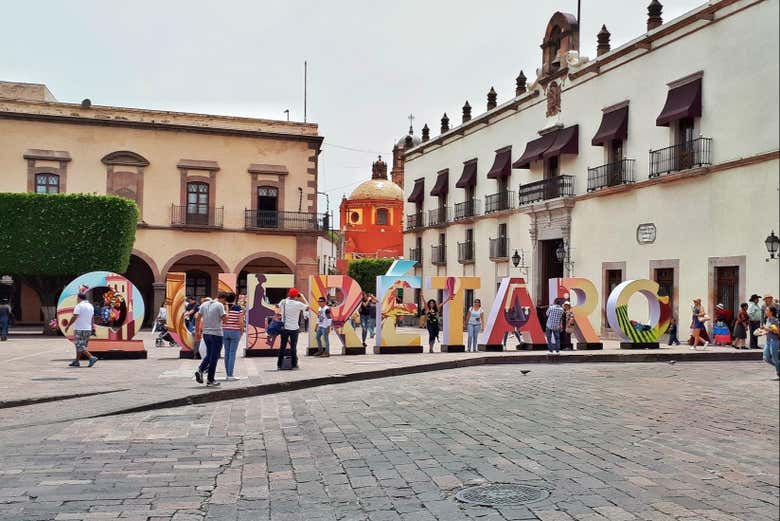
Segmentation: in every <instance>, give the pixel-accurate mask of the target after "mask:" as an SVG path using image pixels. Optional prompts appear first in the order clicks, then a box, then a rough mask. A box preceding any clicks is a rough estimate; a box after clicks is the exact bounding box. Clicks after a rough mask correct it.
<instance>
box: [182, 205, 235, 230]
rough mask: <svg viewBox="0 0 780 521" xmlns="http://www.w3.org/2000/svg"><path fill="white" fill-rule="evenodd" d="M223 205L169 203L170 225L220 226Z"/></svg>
mask: <svg viewBox="0 0 780 521" xmlns="http://www.w3.org/2000/svg"><path fill="white" fill-rule="evenodd" d="M223 214H224V207H221V206H220V207H218V208H217V207H214V206H203V205H199V204H187V205H184V206H177V205H175V204H174V205H171V226H181V227H196V228H222V217H223Z"/></svg>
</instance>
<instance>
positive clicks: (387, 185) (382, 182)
mask: <svg viewBox="0 0 780 521" xmlns="http://www.w3.org/2000/svg"><path fill="white" fill-rule="evenodd" d="M349 199H350V200H356V199H390V200H398V201H403V200H404V191H403V190H402V189H401V187H400V186H398V185H397V184H395V183H394V182H392V181H389V180H388V179H387V164H386V163H385V162H384V161H382V156H379V159H378V160H377V161H375V162H374V164H373V165H372V168H371V179H369V180H368V181H363V182H362V183H360V184H359V185H358V186H357V188H355V189H354V190H353V191H352V193H351V194H350V196H349Z"/></svg>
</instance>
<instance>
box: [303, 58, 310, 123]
mask: <svg viewBox="0 0 780 521" xmlns="http://www.w3.org/2000/svg"><path fill="white" fill-rule="evenodd" d="M308 81H309V63H308V61H305V60H304V62H303V122H304V123H306V121H307V120H306V102H307V99H306V97H307V96H308V92H307V91H308V85H307V83H308Z"/></svg>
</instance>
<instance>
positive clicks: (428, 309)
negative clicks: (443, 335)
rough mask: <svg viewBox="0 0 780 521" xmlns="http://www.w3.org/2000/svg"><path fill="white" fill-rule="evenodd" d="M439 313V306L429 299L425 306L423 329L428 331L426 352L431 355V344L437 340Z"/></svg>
mask: <svg viewBox="0 0 780 521" xmlns="http://www.w3.org/2000/svg"><path fill="white" fill-rule="evenodd" d="M439 311H441V304H437V303H436V301H435V300H433V299H431V300H429V301H428V303H427V304H426V305H425V327H426V328H427V329H428V352H429V353H433V344H435V343H436V341H437V340H438V339H439Z"/></svg>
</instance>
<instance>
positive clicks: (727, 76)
mask: <svg viewBox="0 0 780 521" xmlns="http://www.w3.org/2000/svg"><path fill="white" fill-rule="evenodd" d="M778 4H779V2H778V0H758V1H756V0H714V1H711V2H709V3H706V4H704V5H702V6H701V7H699V8H697V9H694V10H692V11H690V12H688V13H686V14H685V15H683V16H680V17H678V18H676V19H673V20H670V21H667V22H665V23H664V22H663V19H662V18H663V13H662V9H663V8H662V6H661V4H660V3H659V2H658V1H657V0H653V2H651V4H650V6H649V7H648V18H647V32H645V33H644V34H640V35H638V36H637V37H636V38H634V39H633V40H631V41H629V42H627V43H624V44H622V45H620V46H619V47H616V48H612V47H611V43H610V34H609V31H608V30H607V28H606V26H604V27H602V29H601V31H600V32H599V34H598V48H597V49H595V54H596V56H595V58H593V59H588V58H586V57H584V56H583V54H584V53H581V52H580V46H579V26H578V22H577V19H576V17H574V16H572V15H570V14H565V13H555V14H554V15H553V16H552V18H551V19H550V22H549V24H548V26H547V28H546V29H545V30H544V31H543V36H542V38H541V48H542V52H541V56H540V58H541V59H540V65H539V68H538V69H537V71H536V78H535V80H533V81H532V82H531V84H530V85H528V84H527V80H526V77H525V75H524V74H523V72H520V75H519V76H518V78H517V88H516V91H515V93H514V95H513V96H510V97H509V99H508V100H506V101H504V102H502V103H500V104H499V103H498V101H497V93H496V92H495V91H494V90H493V89H491V90H490V92H489V93H488V96H487V106H486V108H487V111H486V112H484V113H482V114H479V115H477V116H474V117H472V115H471V106H470V104H469V103H466V106H464V107H463V116H462V123H461V124H460V125H458V126H455V127H454V128H450V124H449V119H448V118H447V116H446V114H445V116H444V118H442V122H441V134H440V135H439V136H436V137H434V138H430V137H429V136H427V135H424V136H423V140H422V141H423V142H422V143H421V144H419V145H417V146H415V147H413V148H411V149H410V150H406V151H405V170H406V171H405V174H406V177H407V182H406V185H405V187H404V192H405V199H406V214H407V215H406V221H405V234H404V251H405V253H408V255H409V256H410V257H411V258H414V259H416V260H417V261H418V269H417V274H422V275H444V274H454V275H463V276H477V277H479V278H480V279H481V280H482V288H481V289H479V290H476V296H479V297H481V298H482V301H483V303H484V304H487V305H488V306H490V305H491V304H492V299H493V295H494V291H495V289H496V285H497V283H498V281H499V280H500V279H501V278H502V277H505V276H507V275H516V276H524V277H526V279H527V280H528V281H529V287H530V288H529V289H530V291H531V293H532V295H533V296H534V298H536V299H537V300H538V301H540V302H544V303H546V302H547V301H548V295H547V280H548V278H551V277H559V276H578V277H585V278H588V279H590V280H591V281H593V282H594V283H595V284H596V286H597V288H598V290H599V293H600V307H601V313H598V312H595V313H594V314H593V316H592V317H591V318H592V320H593V321H594V325H595V326H596V327H598V326H599V324H601V325H602V332H604V333H609V332H608V331H607V330H606V327H605V326H606V322H605V320H604V319H603V316H604V306H605V303H606V299H607V296H608V294H609V292H610V291H611V290H612V288H614V287H615V286H616V285H617V284H618V283H620V282H621V281H623V280H626V279H632V278H650V279H654V280H656V281H658V283H659V284H660V286H661V288H662V292H665V293H666V294H668V295H671V297H672V302H673V311H674V313H675V314H678V315H679V316H680V321H681V322H680V323H681V324H683V327H685V326H687V321H688V314H689V309H690V308H689V306H690V302H691V299H692V298H694V297H701V298H702V299H703V301H704V302H705V308H706V309H707V311H708V312H710V313H712V312H713V310H714V306H715V304H716V303H719V302H722V303H724V304H725V305H726V307H727V308H729V309H730V310H732V311H736V309H737V308H738V306H739V303H740V302H743V301H745V300H746V298H747V297H748V296H749V295H750V294H751V293H753V292H756V293H759V294H761V293H762V292H765V291H769V292H772V293H775V294H776V293H777V292H778V265H777V261H776V260H775V261H771V262H766V261H765V258H766V257H767V255H766V249H765V247H764V240H765V238H766V237H767V236H768V235H769V234H770V231H771V230H772V229H773V228H774V229H775V230H777V228H778V214H777V209H778V166H779V165H778V157H779V153H778V137H779V135H778V123H780V121H779V120H778V97H777V91H778V72H779V71H778V61H777V59H776V57H774V56H771V52H767V49H766V41H767V39H768V38H769V39H771V38H774V37H776V36H777V34H778V14H779V13H778ZM637 16H642V13H637ZM604 22H606V23H607V24H608V23H610V21H609V20H605V21H604ZM613 22H614V23H619V22H620V20H614V21H613ZM527 29H528V30H532V29H533V28H527ZM539 29H541V28H539ZM539 32H540V33H542V31H541V30H540V31H539ZM527 65H528V64H526V66H527ZM518 68H519V67H518ZM526 70H528V69H526ZM515 252H517V256H516V258H515V260H516V261H517V265H518V267H517V268H515V266H514V262H513V259H512V257H513V256H515V255H514V254H515ZM434 296H435V295H433V294H431V295H426V298H427V297H434ZM474 296H475V294H473V293H472V294H469V295H467V299H471V298H474ZM418 298H419V297H418ZM637 308H640V306H637ZM638 313H641V309H638Z"/></svg>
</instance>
